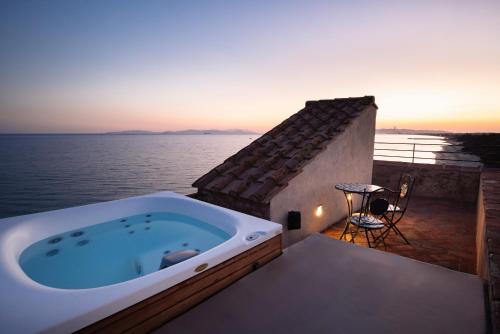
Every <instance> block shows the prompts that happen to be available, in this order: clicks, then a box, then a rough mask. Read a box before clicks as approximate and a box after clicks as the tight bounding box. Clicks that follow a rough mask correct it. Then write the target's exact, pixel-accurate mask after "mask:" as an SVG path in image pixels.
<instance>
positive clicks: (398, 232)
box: [392, 224, 410, 245]
mask: <svg viewBox="0 0 500 334" xmlns="http://www.w3.org/2000/svg"><path fill="white" fill-rule="evenodd" d="M392 228H393V229H394V231H395V232H396V233H397V234H399V235H400V236H401V238H403V240H404V241H405V242H406V243H407V244H408V245H409V244H410V242H409V241H408V239H406V237H405V236H404V235H403V233H402V232H401V231H400V230H399V228H398V227H397V226H396V225H395V224H393V226H392Z"/></svg>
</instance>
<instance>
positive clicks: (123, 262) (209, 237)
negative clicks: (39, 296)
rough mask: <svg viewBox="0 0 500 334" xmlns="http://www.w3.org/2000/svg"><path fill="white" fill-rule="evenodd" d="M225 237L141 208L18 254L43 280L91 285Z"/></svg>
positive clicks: (142, 271) (132, 274) (141, 271)
mask: <svg viewBox="0 0 500 334" xmlns="http://www.w3.org/2000/svg"><path fill="white" fill-rule="evenodd" d="M229 238H230V235H229V234H227V233H226V232H224V231H222V230H221V229H219V228H217V227H215V226H213V225H211V224H208V223H205V222H203V221H200V220H197V219H194V218H192V217H189V216H185V215H180V214H176V213H170V212H154V213H145V214H141V215H135V216H130V217H125V218H120V219H116V220H113V221H109V222H105V223H101V224H97V225H92V226H89V227H85V228H82V229H78V230H73V231H69V232H66V233H62V234H59V235H55V236H52V237H50V238H47V239H44V240H41V241H39V242H37V243H35V244H33V245H31V246H30V247H28V248H27V249H26V250H25V251H24V252H23V253H22V254H21V257H20V265H21V267H22V268H23V270H24V271H25V273H26V274H27V275H28V276H29V277H31V278H32V279H33V280H34V281H37V282H39V283H41V284H43V285H46V286H50V287H55V288H63V289H83V288H94V287H99V286H105V285H109V284H114V283H119V282H124V281H127V280H131V279H134V278H137V277H140V276H143V275H147V274H149V273H152V272H155V271H158V270H159V267H160V264H161V259H162V257H163V256H164V255H165V254H169V253H173V252H176V251H179V250H194V251H196V252H198V253H202V252H204V251H206V250H208V249H210V248H213V247H215V246H217V245H218V244H221V243H222V242H224V241H225V240H228V239H229Z"/></svg>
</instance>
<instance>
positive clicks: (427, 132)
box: [376, 128, 451, 135]
mask: <svg viewBox="0 0 500 334" xmlns="http://www.w3.org/2000/svg"><path fill="white" fill-rule="evenodd" d="M376 132H377V133H380V134H385V135H392V134H401V135H445V134H450V133H451V132H448V131H443V130H414V129H398V128H391V129H377V130H376Z"/></svg>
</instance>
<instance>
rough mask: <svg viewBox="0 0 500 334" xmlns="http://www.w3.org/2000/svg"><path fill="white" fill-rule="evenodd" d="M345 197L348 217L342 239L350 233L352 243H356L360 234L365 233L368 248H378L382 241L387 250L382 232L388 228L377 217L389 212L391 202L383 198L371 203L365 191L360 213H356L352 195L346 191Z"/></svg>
mask: <svg viewBox="0 0 500 334" xmlns="http://www.w3.org/2000/svg"><path fill="white" fill-rule="evenodd" d="M344 195H345V197H346V200H347V208H348V215H347V221H346V226H345V228H344V231H343V232H342V235H341V236H340V239H342V238H343V237H344V236H345V235H346V234H347V232H349V234H350V235H351V240H350V241H351V242H352V243H355V242H354V240H355V238H356V236H357V235H358V233H359V232H364V234H365V237H366V240H367V242H368V247H370V248H372V245H373V247H376V246H377V245H378V244H379V242H380V240H381V241H382V243H383V244H384V248H387V246H386V244H385V240H384V235H383V231H382V230H383V229H384V228H386V224H385V223H384V222H383V221H382V220H380V219H378V218H376V217H375V216H383V215H384V214H385V213H386V212H387V208H388V206H389V202H388V201H387V200H385V199H383V198H379V199H376V200H375V201H373V202H372V203H370V202H369V201H370V194H369V193H367V192H366V191H364V192H363V194H362V199H361V205H360V211H359V212H354V210H353V203H352V194H351V193H347V192H345V191H344ZM373 231H379V232H380V234H379V235H378V236H375V235H374V233H373ZM370 237H371V239H370ZM346 239H347V238H346Z"/></svg>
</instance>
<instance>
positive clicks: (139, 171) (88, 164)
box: [0, 134, 446, 218]
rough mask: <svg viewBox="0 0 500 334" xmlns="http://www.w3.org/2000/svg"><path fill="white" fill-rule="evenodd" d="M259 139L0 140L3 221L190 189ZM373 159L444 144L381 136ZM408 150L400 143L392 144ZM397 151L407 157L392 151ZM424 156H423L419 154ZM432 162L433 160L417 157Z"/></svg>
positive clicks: (425, 138)
mask: <svg viewBox="0 0 500 334" xmlns="http://www.w3.org/2000/svg"><path fill="white" fill-rule="evenodd" d="M258 137H259V135H0V157H1V158H0V218H5V217H11V216H17V215H24V214H30V213H35V212H42V211H49V210H55V209H61V208H67V207H72V206H79V205H85V204H90V203H96V202H102V201H109V200H114V199H119V198H125V197H130V196H137V195H143V194H149V193H153V192H158V191H164V190H171V191H175V192H178V193H181V194H190V193H193V192H195V189H194V188H192V187H191V185H192V183H193V182H194V181H195V180H196V179H197V178H198V177H200V176H202V175H203V174H205V173H206V172H208V171H209V170H211V169H212V168H213V167H215V166H217V165H218V164H220V163H221V162H223V161H224V160H225V159H227V158H228V157H229V156H231V155H232V154H234V153H236V152H237V151H238V150H240V149H241V148H243V147H245V146H246V145H248V144H249V143H250V142H252V141H253V140H255V139H256V138H258ZM376 142H377V144H375V148H376V151H375V153H376V154H380V155H395V154H396V155H398V156H400V157H395V158H394V157H393V158H391V157H387V156H379V157H377V156H376V157H375V159H382V160H400V161H411V159H412V158H411V156H412V152H410V151H404V150H405V149H409V150H411V149H412V147H413V143H415V142H417V143H425V144H435V145H434V146H427V145H426V146H422V147H424V148H425V150H430V148H431V147H432V150H435V151H441V150H442V149H443V146H444V145H446V139H445V138H444V137H438V136H421V135H399V134H395V135H391V134H389V135H377V136H376ZM388 143H403V144H393V145H391V144H388ZM390 148H398V149H402V151H389V150H387V149H390ZM422 150H424V149H422ZM420 156H422V157H425V158H427V159H421V160H415V162H425V163H435V162H436V161H435V160H433V158H434V157H435V156H436V153H425V152H423V153H420Z"/></svg>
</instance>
